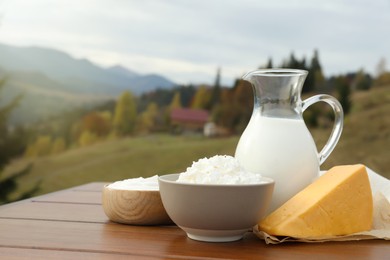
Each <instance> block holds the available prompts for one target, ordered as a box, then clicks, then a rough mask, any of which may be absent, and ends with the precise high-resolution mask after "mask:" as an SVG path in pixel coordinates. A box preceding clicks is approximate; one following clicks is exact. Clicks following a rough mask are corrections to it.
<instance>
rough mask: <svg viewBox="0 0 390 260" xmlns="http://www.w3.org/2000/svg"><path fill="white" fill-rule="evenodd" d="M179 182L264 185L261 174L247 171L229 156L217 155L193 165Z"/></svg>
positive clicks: (181, 176) (182, 174)
mask: <svg viewBox="0 0 390 260" xmlns="http://www.w3.org/2000/svg"><path fill="white" fill-rule="evenodd" d="M177 182H185V183H196V184H258V183H264V182H265V181H264V179H263V177H262V176H261V175H260V174H256V173H252V172H248V171H246V170H245V169H244V168H242V167H241V165H240V163H239V162H238V160H237V159H236V158H234V157H232V156H228V155H216V156H214V157H211V158H209V159H208V158H203V159H200V160H198V161H196V162H193V163H192V166H191V167H188V168H187V170H186V172H183V173H181V174H180V176H179V178H178V180H177Z"/></svg>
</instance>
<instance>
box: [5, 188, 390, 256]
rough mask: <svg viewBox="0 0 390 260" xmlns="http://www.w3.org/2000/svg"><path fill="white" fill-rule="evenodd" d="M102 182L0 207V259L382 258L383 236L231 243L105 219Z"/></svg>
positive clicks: (387, 247) (249, 238) (387, 248)
mask: <svg viewBox="0 0 390 260" xmlns="http://www.w3.org/2000/svg"><path fill="white" fill-rule="evenodd" d="M103 185H104V183H91V184H87V185H81V186H78V187H74V188H70V189H67V190H64V191H59V192H55V193H51V194H47V195H43V196H39V197H36V198H32V199H28V200H24V201H21V202H17V203H12V204H8V205H5V206H1V207H0V259H95V258H99V259H121V258H124V259H129V258H130V259H133V258H137V259H155V258H173V259H227V258H235V259H253V258H260V259H279V258H281V259H286V258H288V259H302V258H313V257H315V258H316V259H329V258H332V259H347V258H350V259H352V258H358V259H386V257H388V256H389V255H390V244H389V243H388V241H383V240H371V241H359V242H327V243H316V244H305V243H284V244H280V245H266V244H265V243H264V241H262V240H260V239H259V238H257V237H256V236H255V235H254V234H252V233H250V232H249V233H248V234H247V235H246V236H245V237H244V239H243V240H240V241H236V242H231V243H205V242H198V241H194V240H191V239H188V238H187V237H186V235H185V233H184V232H183V231H182V230H181V229H179V228H178V227H176V226H151V227H142V226H130V225H122V224H116V223H113V222H109V221H108V218H107V217H106V216H105V214H104V212H103V209H102V206H101V205H100V199H101V188H102V187H103Z"/></svg>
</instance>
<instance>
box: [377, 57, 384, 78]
mask: <svg viewBox="0 0 390 260" xmlns="http://www.w3.org/2000/svg"><path fill="white" fill-rule="evenodd" d="M385 72H386V59H385V58H384V57H382V58H381V59H380V60H379V62H378V65H376V76H377V77H380V76H381V75H382V74H383V73H385Z"/></svg>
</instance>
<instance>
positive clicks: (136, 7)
mask: <svg viewBox="0 0 390 260" xmlns="http://www.w3.org/2000/svg"><path fill="white" fill-rule="evenodd" d="M0 43H4V44H10V45H15V46H41V47H49V48H55V49H59V50H63V51H65V52H67V53H69V54H70V55H72V56H73V57H75V58H87V59H89V60H91V61H92V62H94V63H96V64H98V65H100V66H103V67H109V66H113V65H117V64H121V65H123V66H125V67H127V68H129V69H131V70H133V71H136V72H138V73H141V74H147V73H158V74H161V75H164V76H166V77H167V78H169V79H171V80H173V81H175V82H176V83H179V84H189V83H194V84H200V83H205V84H213V82H214V81H215V78H216V73H217V69H218V67H220V68H221V78H222V83H223V84H225V85H231V84H233V81H234V80H235V79H236V78H238V77H241V76H242V75H243V74H244V73H246V72H248V71H251V70H254V69H257V68H258V67H260V66H264V65H265V64H266V63H267V60H268V59H269V58H272V60H273V64H274V66H278V65H280V64H281V63H282V61H283V59H286V58H288V57H289V56H290V54H291V53H294V55H295V57H296V58H299V59H301V58H303V57H305V58H306V60H307V61H309V60H310V59H311V57H312V55H313V52H314V50H315V49H317V50H318V51H319V58H320V62H321V65H322V67H323V72H324V74H325V76H332V75H338V74H342V73H347V72H352V71H357V70H359V69H364V70H365V71H366V72H369V73H372V74H373V75H374V74H375V72H376V66H377V65H378V63H379V61H380V60H381V59H385V60H386V62H387V63H386V64H387V69H389V65H390V0H326V1H324V0H290V1H288V0H284V1H282V0H272V1H271V0H267V1H266V0H257V1H256V0H235V1H233V0H225V1H224V0H166V1H163V0H142V1H140V0H80V1H69V0H33V1H32V0H31V1H29V0H0ZM0 58H1V57H0Z"/></svg>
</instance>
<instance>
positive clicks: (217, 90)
mask: <svg viewBox="0 0 390 260" xmlns="http://www.w3.org/2000/svg"><path fill="white" fill-rule="evenodd" d="M220 96H221V68H218V69H217V75H216V77H215V82H214V86H213V89H212V91H211V97H210V102H209V106H208V108H209V109H211V108H212V107H213V106H215V105H216V104H218V103H219V101H220Z"/></svg>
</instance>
